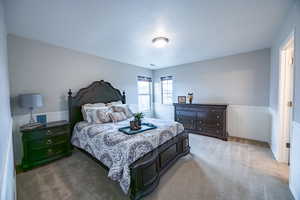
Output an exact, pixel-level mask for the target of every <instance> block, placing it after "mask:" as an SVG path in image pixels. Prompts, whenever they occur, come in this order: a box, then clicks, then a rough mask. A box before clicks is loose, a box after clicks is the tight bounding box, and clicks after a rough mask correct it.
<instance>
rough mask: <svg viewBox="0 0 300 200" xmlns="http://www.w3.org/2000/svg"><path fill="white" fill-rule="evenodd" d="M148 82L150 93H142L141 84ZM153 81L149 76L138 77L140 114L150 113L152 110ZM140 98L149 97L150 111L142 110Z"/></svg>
mask: <svg viewBox="0 0 300 200" xmlns="http://www.w3.org/2000/svg"><path fill="white" fill-rule="evenodd" d="M143 81H144V82H148V83H149V93H140V91H139V90H140V88H139V82H143ZM152 84H153V81H152V78H151V77H147V76H137V94H138V95H137V96H138V109H139V112H145V113H149V112H151V110H152V87H153V85H152ZM140 96H149V109H147V110H140V102H139V97H140Z"/></svg>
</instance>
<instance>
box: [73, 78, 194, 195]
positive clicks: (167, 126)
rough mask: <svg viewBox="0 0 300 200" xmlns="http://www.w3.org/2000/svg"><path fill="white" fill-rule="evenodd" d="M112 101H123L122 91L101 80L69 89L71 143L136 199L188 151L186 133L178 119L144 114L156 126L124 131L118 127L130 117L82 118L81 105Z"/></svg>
mask: <svg viewBox="0 0 300 200" xmlns="http://www.w3.org/2000/svg"><path fill="white" fill-rule="evenodd" d="M115 101H122V103H123V104H125V103H126V95H125V92H123V93H122V94H121V92H120V91H119V90H118V89H116V88H114V87H113V86H112V85H111V84H110V83H108V82H105V81H103V80H101V81H95V82H93V83H92V84H91V85H89V86H88V87H86V88H82V89H80V90H79V91H78V92H77V94H76V95H74V96H73V93H72V91H71V90H69V92H68V103H69V121H70V124H71V130H72V132H73V134H72V137H71V138H72V139H71V143H72V145H73V146H74V147H75V148H78V149H80V150H81V151H83V152H84V153H86V154H88V155H89V156H90V157H92V158H93V159H94V160H95V161H96V162H97V163H99V164H100V165H101V166H102V167H103V168H104V169H106V170H107V171H108V177H109V178H111V179H112V180H115V181H118V182H119V184H120V186H121V188H122V190H123V191H124V192H125V193H129V196H130V198H131V199H140V198H142V197H143V196H145V195H147V194H149V193H150V192H152V191H153V190H154V189H155V188H156V187H157V185H158V183H159V179H160V177H161V176H162V175H163V174H164V173H165V172H166V171H167V169H168V168H170V167H171V166H172V165H173V164H174V163H175V162H176V160H177V159H179V158H180V157H182V156H185V155H187V154H188V153H189V151H190V147H189V137H188V134H187V133H186V132H185V131H184V128H183V126H182V125H181V124H179V123H178V122H171V121H163V120H158V119H152V118H145V119H144V121H145V122H147V123H152V124H155V125H156V126H157V129H153V130H149V131H145V132H143V133H139V134H136V135H126V134H124V133H122V132H120V131H118V129H119V128H120V127H124V126H128V124H129V121H130V120H131V119H127V120H125V121H121V122H114V123H112V122H110V123H105V124H92V123H88V122H85V121H84V120H83V116H82V113H81V106H82V105H84V104H87V103H100V102H101V103H110V102H115Z"/></svg>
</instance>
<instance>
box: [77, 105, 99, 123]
mask: <svg viewBox="0 0 300 200" xmlns="http://www.w3.org/2000/svg"><path fill="white" fill-rule="evenodd" d="M102 107H105V103H93V104H92V103H88V104H84V105H83V106H81V113H82V116H83V119H84V120H85V121H88V120H87V116H86V109H87V108H95V109H97V108H102Z"/></svg>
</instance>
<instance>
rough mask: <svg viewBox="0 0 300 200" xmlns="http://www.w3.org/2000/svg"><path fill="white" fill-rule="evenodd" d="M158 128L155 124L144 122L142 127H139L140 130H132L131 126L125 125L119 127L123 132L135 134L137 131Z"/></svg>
mask: <svg viewBox="0 0 300 200" xmlns="http://www.w3.org/2000/svg"><path fill="white" fill-rule="evenodd" d="M156 128H157V126H155V125H153V124H150V123H142V124H141V129H139V130H131V129H130V126H125V127H122V128H119V131H121V132H122V133H125V134H127V135H134V134H137V133H141V132H144V131H148V130H152V129H156Z"/></svg>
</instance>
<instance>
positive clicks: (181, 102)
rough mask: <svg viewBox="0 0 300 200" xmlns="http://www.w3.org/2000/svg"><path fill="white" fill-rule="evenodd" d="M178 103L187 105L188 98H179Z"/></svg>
mask: <svg viewBox="0 0 300 200" xmlns="http://www.w3.org/2000/svg"><path fill="white" fill-rule="evenodd" d="M178 103H180V104H185V103H186V96H178Z"/></svg>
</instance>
